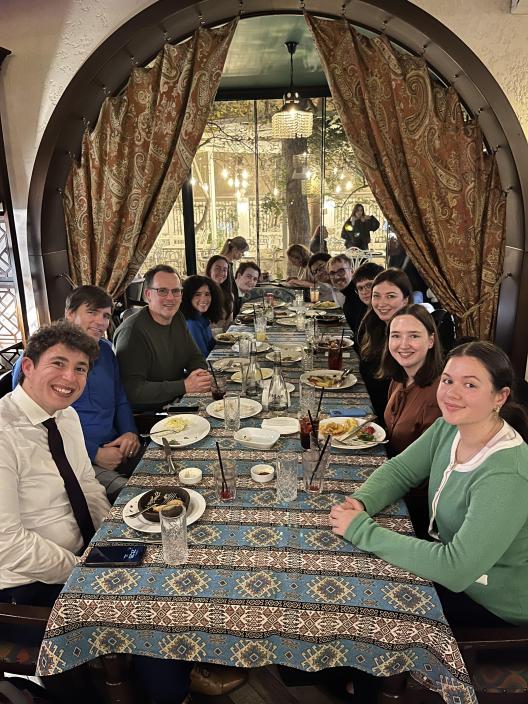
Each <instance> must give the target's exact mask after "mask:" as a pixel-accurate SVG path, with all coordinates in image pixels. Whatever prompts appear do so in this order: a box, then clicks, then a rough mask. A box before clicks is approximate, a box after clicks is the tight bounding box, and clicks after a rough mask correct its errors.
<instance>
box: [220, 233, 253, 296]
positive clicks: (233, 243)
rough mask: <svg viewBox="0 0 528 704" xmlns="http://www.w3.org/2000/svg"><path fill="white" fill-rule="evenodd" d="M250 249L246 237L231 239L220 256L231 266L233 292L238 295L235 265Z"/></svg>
mask: <svg viewBox="0 0 528 704" xmlns="http://www.w3.org/2000/svg"><path fill="white" fill-rule="evenodd" d="M248 249H249V244H248V243H247V240H246V239H245V238H244V237H241V236H240V235H237V237H230V238H229V239H227V240H226V241H225V242H224V246H223V247H222V249H221V250H220V255H221V256H222V257H225V258H226V259H227V263H228V265H229V273H228V277H229V282H230V286H231V290H232V291H233V292H234V293H236V287H235V267H234V263H235V262H238V261H239V260H240V259H242V257H243V256H244V253H245V252H247V250H248Z"/></svg>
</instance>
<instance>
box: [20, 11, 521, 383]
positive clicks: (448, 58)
mask: <svg viewBox="0 0 528 704" xmlns="http://www.w3.org/2000/svg"><path fill="white" fill-rule="evenodd" d="M268 7H269V6H268V2H267V0H253V2H251V13H250V14H249V13H247V14H246V10H245V7H244V6H240V5H239V4H238V3H235V2H233V0H216V1H215V3H205V4H204V3H202V4H200V5H199V4H198V3H196V2H192V0H159V2H157V3H155V4H153V5H151V6H150V7H148V8H147V9H146V10H144V11H142V12H140V13H139V14H137V15H136V16H135V17H133V18H132V19H130V20H129V21H128V22H127V23H125V24H124V25H123V26H122V27H121V28H120V29H119V30H117V31H116V32H115V33H114V34H112V35H111V36H110V37H109V38H108V39H107V40H106V41H105V42H104V43H103V44H102V45H101V46H100V47H99V48H98V49H97V50H96V51H95V52H94V53H93V54H92V55H91V57H90V58H89V59H88V61H86V63H85V64H84V65H83V66H82V67H81V69H80V70H79V71H78V72H77V74H76V75H75V77H74V78H73V80H72V81H71V82H70V84H69V85H68V87H67V89H66V90H65V92H64V94H63V96H62V97H61V99H60V101H59V103H58V104H57V106H56V108H55V110H54V112H53V114H52V116H51V118H50V121H49V123H48V125H47V127H46V130H45V132H44V135H43V138H42V140H41V143H40V146H39V150H38V153H37V157H36V160H35V164H34V169H33V174H32V178H31V185H30V193H29V204H28V221H29V227H28V248H29V254H30V261H31V264H32V276H33V279H34V282H35V291H36V293H35V295H36V298H37V306H38V310H39V316H40V319H41V320H45V319H46V318H47V317H49V316H50V315H51V317H57V316H58V315H60V314H62V310H63V302H64V298H65V295H66V292H67V287H66V284H65V283H64V281H63V279H61V278H58V277H59V275H60V274H64V273H67V272H68V261H67V249H66V233H65V228H64V218H63V212H62V199H61V191H62V188H63V185H64V183H65V181H66V178H67V174H68V171H69V168H70V164H71V160H72V159H73V158H75V157H76V156H77V154H78V152H79V149H80V144H81V137H82V133H83V130H84V129H85V127H86V126H88V125H94V124H95V121H96V119H97V115H98V113H99V109H100V106H101V103H102V102H103V100H104V98H105V97H106V96H107V95H112V94H115V93H117V92H118V91H119V90H120V89H121V87H122V86H123V85H124V83H125V82H126V81H127V79H128V77H129V75H130V72H131V70H132V67H133V66H135V65H144V64H146V63H148V61H149V60H150V59H151V58H152V57H153V56H154V55H155V54H156V53H157V52H158V51H159V49H160V48H161V46H162V44H163V42H164V41H173V42H177V41H181V40H183V39H185V38H186V37H188V36H189V35H190V34H191V33H192V31H193V30H194V29H195V27H196V25H197V23H198V21H199V20H200V17H201V13H203V21H204V22H206V23H207V24H218V23H220V22H222V21H225V20H228V19H230V18H231V17H232V16H233V14H234V13H236V12H238V11H239V10H242V15H241V21H243V19H244V17H245V16H255V15H266V14H280V13H288V14H299V13H300V9H299V4H298V3H297V2H295V1H294V0H279V1H278V2H276V3H274V11H273V13H270V12H269V10H268ZM308 9H309V11H310V12H312V13H315V14H320V15H323V16H326V17H340V16H341V14H342V5H341V3H340V2H334V1H333V0H317V1H316V2H314V3H311V4H310V7H309V8H308ZM345 14H346V17H347V18H348V19H349V20H351V21H352V22H354V23H355V24H357V25H359V26H361V27H364V28H366V29H369V30H371V31H374V32H385V33H386V34H387V36H388V37H389V38H390V39H391V40H393V41H395V42H396V43H398V44H400V45H401V46H403V47H405V48H406V49H407V50H409V51H411V52H413V53H421V54H424V56H425V58H426V60H427V62H428V64H429V65H430V67H431V69H432V70H433V71H434V72H435V73H437V74H438V75H439V76H441V77H442V78H443V79H444V80H445V81H446V83H452V84H453V85H454V87H455V89H456V90H457V92H458V93H459V95H460V96H461V98H462V99H463V101H464V103H465V104H466V106H467V109H468V111H469V112H470V113H471V114H473V115H477V114H478V116H479V120H480V124H481V126H482V130H483V132H484V135H485V137H486V139H487V141H488V144H489V145H490V146H491V147H492V148H494V149H498V155H497V159H498V162H499V167H500V173H501V181H502V184H503V187H504V190H505V191H507V193H508V199H507V212H508V228H507V247H506V259H505V270H506V271H508V272H511V273H512V277H511V278H510V279H508V280H507V281H505V282H504V284H503V286H502V289H501V296H500V303H499V313H498V322H497V335H496V339H497V341H498V342H499V344H501V345H502V346H503V347H504V348H505V349H506V350H508V351H509V352H510V354H511V356H512V359H513V361H514V364H515V365H516V367H517V370H518V371H519V372H521V373H523V374H524V367H525V364H526V357H527V353H528V338H527V337H526V336H525V335H519V334H516V332H518V331H520V330H522V329H524V327H525V318H526V317H527V314H526V313H525V312H524V311H525V310H527V305H526V303H528V276H523V274H524V270H525V269H526V270H527V273H528V256H526V252H527V250H528V243H527V239H526V237H525V222H528V143H527V142H526V138H525V137H524V133H523V131H522V129H521V127H520V125H519V122H518V120H517V117H516V115H515V113H514V111H513V109H512V107H511V106H510V104H509V102H508V100H507V99H506V97H505V95H504V93H503V92H502V90H501V88H500V86H499V85H498V83H497V82H496V81H495V79H494V78H493V77H492V76H491V74H490V73H489V71H488V70H487V69H486V68H485V66H484V65H483V64H482V63H481V62H480V61H479V59H478V58H477V57H476V56H475V55H474V54H473V52H472V51H471V50H470V49H469V48H468V47H467V46H466V45H465V44H464V43H463V42H462V41H461V40H460V39H458V37H457V36H456V35H454V34H453V33H452V32H451V31H450V30H448V29H447V28H446V27H445V26H444V25H442V24H441V23H440V22H438V21H437V20H436V19H434V18H433V17H432V16H430V15H429V14H427V13H426V12H424V11H423V10H421V9H419V8H418V7H416V6H415V5H413V4H412V3H410V2H407V0H390V1H389V2H387V1H386V0H363V1H357V2H353V3H349V4H348V6H347V7H346V9H345ZM523 282H524V283H523Z"/></svg>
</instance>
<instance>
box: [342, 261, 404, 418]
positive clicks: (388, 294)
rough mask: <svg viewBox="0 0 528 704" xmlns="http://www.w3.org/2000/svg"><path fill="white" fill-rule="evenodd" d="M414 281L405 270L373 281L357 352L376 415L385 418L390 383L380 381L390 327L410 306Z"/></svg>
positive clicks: (380, 274) (385, 271)
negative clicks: (393, 320)
mask: <svg viewBox="0 0 528 704" xmlns="http://www.w3.org/2000/svg"><path fill="white" fill-rule="evenodd" d="M411 293H412V288H411V282H410V281H409V279H408V277H407V275H406V274H405V272H403V271H402V270H401V269H385V270H384V271H382V272H380V273H379V274H378V275H377V276H376V278H375V279H374V281H373V282H372V297H371V302H370V306H369V308H368V310H367V312H366V313H365V317H364V318H363V320H362V321H361V324H360V326H359V330H358V334H357V341H356V351H357V353H358V354H359V357H360V362H359V371H360V372H361V375H362V377H363V379H364V381H365V384H366V386H367V390H368V392H369V395H370V399H371V401H372V406H373V408H374V412H375V413H376V415H377V416H378V418H380V419H383V416H384V414H385V407H386V405H387V398H388V391H389V380H388V379H380V374H379V371H380V366H381V359H382V356H383V350H384V349H385V338H386V334H387V324H388V322H389V320H390V319H391V318H392V316H393V315H394V314H395V313H396V312H397V311H399V310H400V309H401V308H403V307H404V306H406V305H408V303H409V301H410V297H411Z"/></svg>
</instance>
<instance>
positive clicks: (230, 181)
mask: <svg viewBox="0 0 528 704" xmlns="http://www.w3.org/2000/svg"><path fill="white" fill-rule="evenodd" d="M227 185H228V186H231V188H232V187H233V185H234V181H233V179H232V178H229V179H227Z"/></svg>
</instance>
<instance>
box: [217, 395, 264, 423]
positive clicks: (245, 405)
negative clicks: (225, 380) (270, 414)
mask: <svg viewBox="0 0 528 704" xmlns="http://www.w3.org/2000/svg"><path fill="white" fill-rule="evenodd" d="M205 410H206V412H207V413H209V415H210V416H211V417H212V418H218V420H224V402H223V401H213V402H212V403H210V404H209V405H208V406H207V408H206V409H205ZM261 410H262V404H261V403H259V402H258V401H254V400H253V399H252V398H241V399H240V418H241V419H242V420H243V419H244V418H251V417H252V416H257V415H258V414H259V413H260V412H261Z"/></svg>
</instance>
